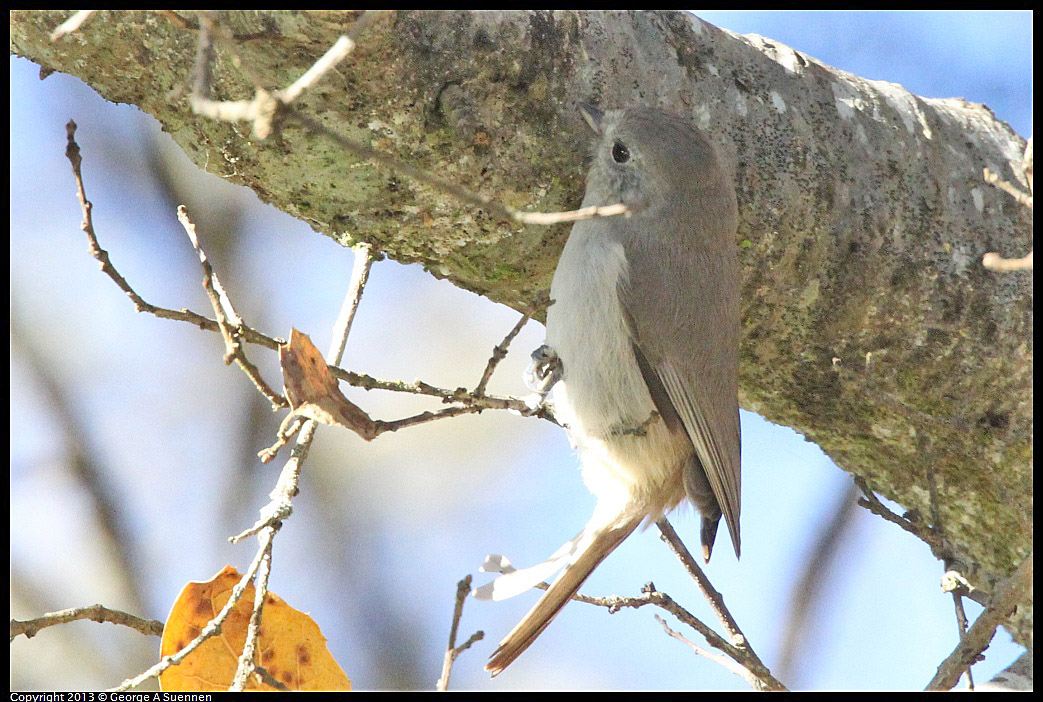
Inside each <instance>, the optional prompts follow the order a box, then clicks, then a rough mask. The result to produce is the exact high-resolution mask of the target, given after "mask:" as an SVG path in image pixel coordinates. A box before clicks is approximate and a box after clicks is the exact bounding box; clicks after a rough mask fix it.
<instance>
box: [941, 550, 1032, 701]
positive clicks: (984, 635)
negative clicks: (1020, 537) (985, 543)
mask: <svg viewBox="0 0 1043 702" xmlns="http://www.w3.org/2000/svg"><path fill="white" fill-rule="evenodd" d="M1031 589H1032V554H1029V555H1028V556H1026V557H1025V559H1024V560H1023V561H1022V562H1021V565H1019V566H1018V567H1017V569H1016V570H1015V571H1014V573H1013V574H1012V575H1011V576H1010V577H1009V578H1007V579H1006V580H1004V581H1003V582H1002V583H1000V584H999V585H998V586H997V587H996V589H995V591H994V592H993V594H992V597H991V598H989V601H988V604H987V605H986V606H985V611H984V612H982V613H981V615H980V616H979V617H978V619H977V620H975V622H974V624H972V625H971V628H970V629H968V630H967V633H966V635H965V636H964V637H963V639H962V640H961V641H960V643H959V644H958V645H957V646H956V648H955V649H954V650H953V652H952V653H951V654H949V656H948V657H947V658H946V659H945V660H944V661H942V663H941V665H939V666H938V672H937V673H935V675H934V677H933V678H932V679H931V682H929V683H928V684H927V688H926V689H927V691H944V690H951V689H952V688H953V686H955V685H956V683H957V682H959V680H960V676H961V675H962V674H963V672H964V671H965V670H967V668H969V667H970V665H971V664H972V663H974V662H975V660H977V658H978V656H979V655H980V654H981V653H982V651H984V650H985V649H986V648H988V647H989V644H990V643H991V642H992V637H993V636H995V635H996V628H997V627H999V626H1000V625H1002V624H1003V623H1004V622H1006V621H1007V619H1008V618H1009V617H1010V615H1011V614H1013V613H1014V611H1015V610H1017V608H1018V605H1019V604H1021V602H1022V601H1023V600H1024V599H1025V597H1026V595H1027V594H1028V592H1029V590H1031Z"/></svg>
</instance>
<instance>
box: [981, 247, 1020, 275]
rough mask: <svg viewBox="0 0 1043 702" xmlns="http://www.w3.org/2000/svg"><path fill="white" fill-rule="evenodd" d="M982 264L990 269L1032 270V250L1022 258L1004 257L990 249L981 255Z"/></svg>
mask: <svg viewBox="0 0 1043 702" xmlns="http://www.w3.org/2000/svg"><path fill="white" fill-rule="evenodd" d="M981 265H983V266H985V267H986V268H988V269H989V270H990V271H1025V270H1029V271H1030V270H1032V252H1031V251H1029V252H1028V253H1027V254H1025V255H1024V256H1022V257H1021V258H1003V257H1002V256H1000V255H999V254H998V253H996V252H995V251H990V252H989V253H987V254H985V255H984V256H982V257H981Z"/></svg>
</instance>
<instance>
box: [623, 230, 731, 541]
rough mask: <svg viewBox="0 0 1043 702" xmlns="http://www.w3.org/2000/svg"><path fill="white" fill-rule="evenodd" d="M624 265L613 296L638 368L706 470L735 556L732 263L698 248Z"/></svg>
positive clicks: (719, 254)
mask: <svg viewBox="0 0 1043 702" xmlns="http://www.w3.org/2000/svg"><path fill="white" fill-rule="evenodd" d="M628 265H629V271H628V275H627V276H625V280H623V281H621V283H620V288H619V295H620V302H621V303H622V306H623V310H624V313H625V316H626V320H627V326H628V329H629V331H630V335H631V341H632V343H633V348H634V355H635V357H636V359H637V362H638V366H639V367H640V368H641V373H642V375H643V377H644V379H645V383H646V384H647V386H648V389H649V393H650V394H651V396H652V400H653V402H654V403H655V405H656V409H657V410H658V411H659V413H660V415H662V416H663V419H664V421H666V423H667V425H668V426H671V427H672V428H678V424H680V426H683V427H684V431H685V433H687V435H688V438H689V439H691V442H692V446H693V447H694V449H695V457H696V458H697V459H698V460H697V464H689V466H688V468H687V470H692V471H698V470H702V471H703V472H704V473H705V476H706V479H705V481H706V482H708V483H709V486H710V489H711V490H712V492H713V495H714V497H715V498H716V499H717V503H718V505H719V506H720V509H721V512H722V513H723V514H724V518H725V521H726V523H727V524H728V531H729V533H730V535H731V539H732V545H733V546H734V547H735V554H736V556H738V554H739V510H740V490H739V487H740V485H739V483H740V473H739V464H740V453H739V406H738V346H739V333H740V332H739V308H738V300H739V280H738V278H739V275H738V262H737V260H736V259H735V258H734V253H733V252H731V251H725V252H714V251H707V250H700V251H694V252H693V251H687V252H683V254H682V253H678V255H673V256H670V255H667V256H656V257H652V256H648V255H636V256H635V255H629V256H628ZM653 267H654V269H653ZM700 477H701V476H687V478H688V479H686V486H688V485H691V484H693V482H692V478H695V481H694V482H699V480H698V479H699V478H700ZM690 492H691V491H690Z"/></svg>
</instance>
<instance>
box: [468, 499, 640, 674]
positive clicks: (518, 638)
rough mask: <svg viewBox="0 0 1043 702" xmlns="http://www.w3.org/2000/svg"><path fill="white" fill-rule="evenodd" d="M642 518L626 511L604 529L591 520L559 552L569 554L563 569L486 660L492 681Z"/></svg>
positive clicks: (532, 639)
mask: <svg viewBox="0 0 1043 702" xmlns="http://www.w3.org/2000/svg"><path fill="white" fill-rule="evenodd" d="M643 518H644V513H643V512H641V513H638V514H634V513H633V512H629V511H628V512H626V513H624V514H623V515H621V516H620V517H619V518H618V519H615V520H613V521H611V522H609V523H608V524H607V525H606V524H605V523H604V522H601V523H600V524H599V523H597V522H595V521H594V520H592V522H591V523H590V524H588V525H587V526H586V528H584V530H583V531H582V532H581V533H580V534H579V536H577V537H576V538H575V539H573V540H572V541H570V542H569V543H567V544H566V545H565V546H564V547H562V549H559V553H560V552H561V551H562V550H563V549H566V550H569V551H572V553H571V554H570V557H569V559H568V563H567V565H566V566H565V569H564V570H563V571H561V574H560V575H558V577H557V578H556V579H555V581H554V583H553V584H552V585H551V586H550V588H549V589H548V590H547V591H546V592H545V593H543V597H541V598H540V599H539V602H537V603H536V606H535V607H533V608H532V609H531V610H529V613H528V614H526V615H525V617H524V618H523V619H522V620H521V621H520V622H519V623H518V626H516V627H514V629H512V630H511V633H509V634H507V636H506V637H505V638H504V639H503V641H501V642H500V647H499V648H497V649H496V651H495V652H494V653H493V655H492V656H491V657H490V658H489V662H488V663H486V664H485V669H486V670H488V671H489V672H491V673H492V674H493V677H495V676H497V675H499V674H500V673H501V672H503V670H504V669H505V668H506V667H507V666H509V665H510V664H511V663H513V662H514V659H515V658H517V657H518V656H520V655H521V654H522V653H523V652H524V651H525V649H527V648H528V647H529V646H530V645H531V644H532V642H533V641H535V640H536V637H537V636H539V635H540V634H541V633H542V632H543V630H544V629H546V628H547V625H548V624H550V622H551V620H552V619H554V617H555V616H557V614H558V612H560V611H561V608H562V607H564V606H565V604H566V603H567V602H568V601H569V599H571V598H572V596H573V595H575V594H576V591H577V590H579V588H580V586H581V585H582V584H583V582H584V581H585V580H586V579H587V577H588V576H589V575H590V574H591V572H593V570H594V569H595V568H597V567H598V564H600V563H601V561H603V560H605V557H606V556H608V554H610V553H612V551H613V550H614V549H615V548H616V547H617V546H619V545H620V544H621V543H623V541H624V540H625V539H626V538H627V537H628V536H630V534H631V533H633V531H634V529H636V528H637V526H638V525H639V524H640V523H641V521H642V519H643ZM599 521H600V520H599ZM570 546H572V547H574V550H572V549H567V548H566V547H570ZM555 555H559V554H557V553H556V554H555ZM553 558H554V557H553V556H552V559H553ZM510 575H514V573H511V574H510ZM503 577H509V576H503Z"/></svg>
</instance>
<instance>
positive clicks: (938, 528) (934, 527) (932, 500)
mask: <svg viewBox="0 0 1043 702" xmlns="http://www.w3.org/2000/svg"><path fill="white" fill-rule="evenodd" d="M924 443H925V445H924V446H922V447H920V448H921V451H922V452H923V453H925V454H926V455H927V457H928V460H927V496H928V500H929V505H930V508H931V527H930V528H931V531H932V533H933V534H935V535H936V536H937V537H938V539H939V540H940V541H943V542H944V541H945V525H944V524H943V523H942V512H941V507H940V505H941V499H940V498H939V496H938V478H937V475H936V474H935V472H934V460H933V455H932V452H931V451H930V446H929V445H926V441H925V442H924ZM945 556H946V557H945V559H944V560H943V561H942V562H943V564H944V566H945V571H946V573H949V572H952V571H953V567H954V562H953V561H954V559H953V558H952V552H951V550H948V549H947V550H946V553H945ZM942 579H943V581H944V580H945V577H944V576H943V577H942ZM950 592H951V595H952V605H953V611H954V612H955V614H956V630H957V635H958V637H959V639H960V640H961V641H962V640H963V637H964V636H965V635H966V634H967V613H966V612H965V611H964V609H963V591H962V590H961V589H960V588H953V589H952V590H951V591H950ZM966 672H967V687H968V689H970V690H973V689H974V674H973V673H972V672H971V668H970V666H968V667H967V671H966Z"/></svg>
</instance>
